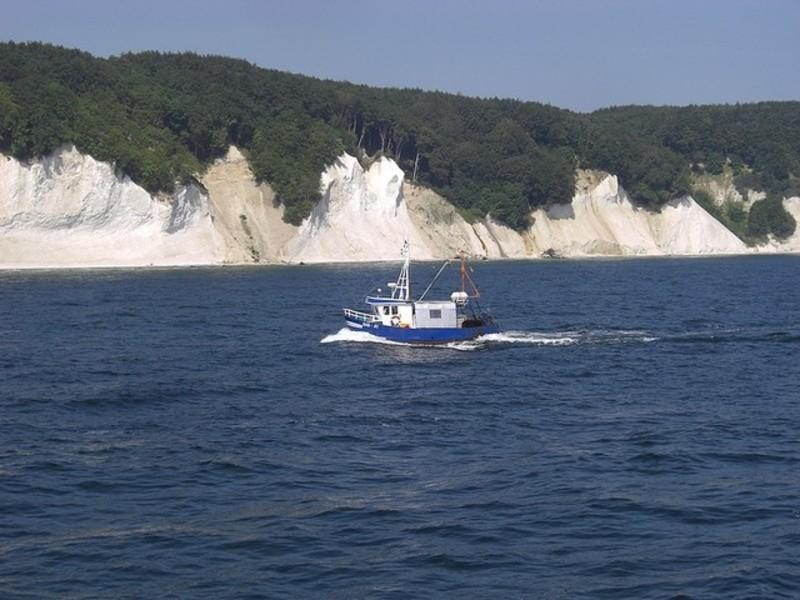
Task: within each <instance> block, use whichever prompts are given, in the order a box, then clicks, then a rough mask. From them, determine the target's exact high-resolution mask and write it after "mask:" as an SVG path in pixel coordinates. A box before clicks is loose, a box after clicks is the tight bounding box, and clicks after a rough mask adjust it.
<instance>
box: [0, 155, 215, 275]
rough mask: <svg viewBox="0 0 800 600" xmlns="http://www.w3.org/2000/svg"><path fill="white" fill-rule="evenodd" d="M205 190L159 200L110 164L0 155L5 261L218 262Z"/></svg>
mask: <svg viewBox="0 0 800 600" xmlns="http://www.w3.org/2000/svg"><path fill="white" fill-rule="evenodd" d="M220 257H221V248H220V244H219V240H218V237H217V235H216V232H215V230H214V228H213V226H212V223H211V218H210V215H209V211H208V203H207V199H206V197H205V195H204V193H203V191H202V190H201V189H200V188H199V187H197V186H195V185H189V186H186V187H182V188H180V189H179V190H178V191H177V192H176V194H175V195H173V196H172V197H170V198H166V199H163V200H160V199H156V198H154V197H152V196H151V195H150V194H148V193H147V192H146V191H145V190H144V189H142V188H141V187H139V186H138V185H136V184H135V183H133V182H132V181H131V180H130V179H129V178H127V177H119V176H118V175H117V174H116V173H115V172H114V169H113V168H112V166H111V165H109V164H107V163H102V162H99V161H96V160H94V159H93V158H91V157H90V156H85V155H82V154H80V153H79V152H78V151H77V150H75V149H74V148H69V149H62V150H60V151H58V152H56V153H54V154H53V155H51V156H50V157H47V158H44V159H41V160H37V161H33V162H31V163H21V162H19V161H17V160H14V159H10V158H6V157H4V156H0V266H2V267H5V268H17V267H51V266H52V267H62V266H140V265H150V264H152V265H187V264H208V263H214V262H218V261H219V259H220Z"/></svg>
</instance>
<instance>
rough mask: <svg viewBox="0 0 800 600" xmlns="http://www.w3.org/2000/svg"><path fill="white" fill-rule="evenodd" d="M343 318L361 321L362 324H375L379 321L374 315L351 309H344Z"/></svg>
mask: <svg viewBox="0 0 800 600" xmlns="http://www.w3.org/2000/svg"><path fill="white" fill-rule="evenodd" d="M344 316H345V318H346V319H351V320H353V321H361V322H363V323H377V322H378V321H380V319H379V318H378V317H376V316H375V315H374V314H370V313H365V312H361V311H360V310H353V309H352V308H345V309H344Z"/></svg>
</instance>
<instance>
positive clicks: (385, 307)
mask: <svg viewBox="0 0 800 600" xmlns="http://www.w3.org/2000/svg"><path fill="white" fill-rule="evenodd" d="M383 314H385V315H388V314H389V307H388V306H384V307H383Z"/></svg>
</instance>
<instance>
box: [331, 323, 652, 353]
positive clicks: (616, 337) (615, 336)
mask: <svg viewBox="0 0 800 600" xmlns="http://www.w3.org/2000/svg"><path fill="white" fill-rule="evenodd" d="M658 339H659V338H657V337H655V336H653V335H650V334H648V333H647V332H644V331H635V330H634V331H629V330H605V329H603V330H590V331H561V332H559V331H554V332H536V331H503V332H501V333H489V334H487V335H482V336H480V337H477V338H475V339H474V340H467V341H463V342H450V343H448V344H408V343H404V342H395V341H391V340H386V339H384V338H381V337H378V336H375V335H372V334H371V333H367V332H366V331H353V330H352V329H348V328H347V327H343V328H342V329H340V330H339V331H338V332H336V333H334V334H331V335H327V336H325V337H324V338H322V339H321V340H320V343H321V344H332V343H337V342H340V343H347V342H355V343H366V344H386V345H389V346H415V347H419V346H423V347H430V348H446V349H450V350H460V351H466V352H468V351H472V350H480V349H483V348H487V347H489V346H500V345H509V344H530V345H534V346H572V345H575V344H602V343H606V344H613V343H622V342H644V343H646V342H653V341H656V340H658Z"/></svg>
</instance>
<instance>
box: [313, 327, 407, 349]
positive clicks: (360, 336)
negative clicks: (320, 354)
mask: <svg viewBox="0 0 800 600" xmlns="http://www.w3.org/2000/svg"><path fill="white" fill-rule="evenodd" d="M337 342H357V343H360V344H386V345H389V346H410V345H411V344H405V343H403V342H394V341H392V340H386V339H383V338H381V337H378V336H377V335H372V334H371V333H367V332H366V331H354V330H352V329H349V328H347V327H342V328H341V329H340V330H339V331H337V332H336V333H332V334H331V335H326V336H325V337H324V338H322V339H321V340H320V341H319V343H320V344H334V343H337Z"/></svg>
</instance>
